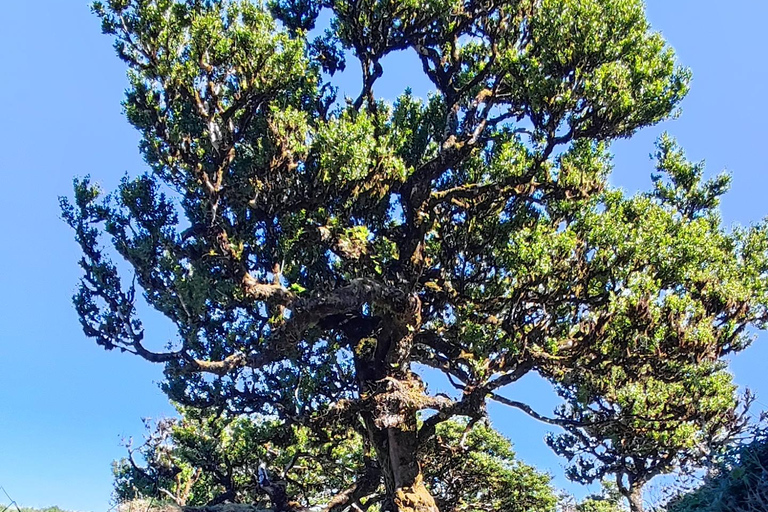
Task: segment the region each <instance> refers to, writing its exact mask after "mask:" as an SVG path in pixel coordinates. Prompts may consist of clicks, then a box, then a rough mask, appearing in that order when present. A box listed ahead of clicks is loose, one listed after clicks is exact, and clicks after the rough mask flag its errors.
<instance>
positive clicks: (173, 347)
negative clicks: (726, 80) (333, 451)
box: [62, 0, 768, 512]
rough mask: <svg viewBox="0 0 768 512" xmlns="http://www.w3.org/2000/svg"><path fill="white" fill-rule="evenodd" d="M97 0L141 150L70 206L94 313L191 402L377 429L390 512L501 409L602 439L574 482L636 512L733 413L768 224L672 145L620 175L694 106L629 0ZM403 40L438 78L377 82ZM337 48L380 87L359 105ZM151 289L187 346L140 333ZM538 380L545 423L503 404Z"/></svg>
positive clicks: (374, 457)
mask: <svg viewBox="0 0 768 512" xmlns="http://www.w3.org/2000/svg"><path fill="white" fill-rule="evenodd" d="M93 10H94V12H95V13H96V14H97V15H98V16H99V17H100V18H101V20H102V26H103V31H104V32H105V33H107V34H109V35H111V36H112V37H113V38H114V40H115V48H116V50H117V53H118V55H119V56H120V58H121V59H123V61H125V63H126V65H127V67H128V77H129V82H130V86H129V88H128V91H127V93H126V98H125V102H124V106H125V111H126V115H127V117H128V120H129V121H130V122H131V123H132V124H133V125H134V126H135V127H136V128H137V129H138V131H139V132H140V134H141V137H142V138H141V143H140V149H141V151H142V154H143V155H144V158H145V160H146V162H147V165H148V167H149V170H148V171H147V172H146V173H145V174H142V175H139V176H138V177H134V178H128V177H126V178H125V179H124V180H123V182H122V183H121V185H120V186H119V188H118V189H117V190H116V191H115V192H113V193H111V194H108V195H104V194H103V193H102V192H101V191H100V189H99V188H98V186H96V185H95V184H94V183H93V182H92V181H91V180H90V179H89V178H83V179H78V180H76V181H75V192H74V199H72V200H71V201H70V200H66V199H64V200H62V207H63V216H64V218H65V220H66V221H67V222H68V223H69V224H70V225H71V226H72V228H73V229H74V230H75V236H76V239H77V241H78V243H79V244H80V246H81V248H82V252H83V257H82V259H81V266H82V268H83V279H82V281H81V285H80V287H79V291H78V292H77V294H76V296H75V298H74V303H75V308H76V310H77V312H78V314H79V316H80V320H81V323H82V326H83V329H84V331H85V334H86V335H88V336H89V337H92V338H94V339H95V340H96V342H97V343H99V344H100V345H102V346H103V347H105V348H106V349H118V350H121V351H124V352H129V353H132V354H135V355H138V356H140V357H142V358H144V359H146V360H148V361H151V362H155V363H162V364H164V365H165V382H164V384H163V386H164V389H165V391H166V392H167V394H168V396H169V397H170V398H171V399H173V400H174V401H176V402H178V403H180V404H183V405H185V406H188V407H196V408H202V409H205V410H207V411H227V414H229V415H238V414H239V415H243V416H248V417H251V418H261V419H264V420H268V421H275V422H278V424H279V425H281V428H286V429H306V431H308V432H312V435H314V436H318V437H323V436H326V437H327V436H330V435H331V434H332V433H339V435H343V436H349V435H357V436H360V439H361V440H362V441H361V442H362V443H363V449H362V452H361V454H360V457H361V459H360V460H358V464H357V465H356V466H354V472H355V473H356V474H357V476H358V477H359V479H360V482H361V483H364V482H367V481H368V480H369V479H370V480H372V481H375V482H376V483H377V485H378V484H381V485H382V486H383V487H382V488H383V498H382V501H381V510H390V511H397V512H410V511H414V512H415V511H418V512H436V511H438V510H439V507H440V506H441V501H440V500H441V499H442V498H441V495H440V494H439V493H437V492H436V487H435V485H434V484H435V482H426V478H427V476H428V475H427V474H426V469H425V468H426V466H425V467H424V468H423V467H422V465H421V462H420V461H422V460H424V457H428V456H429V455H428V454H429V453H430V450H433V449H435V448H434V446H435V444H434V443H435V439H436V438H438V437H439V435H440V432H441V431H444V430H445V429H450V428H451V427H450V426H451V425H454V424H455V423H453V421H454V419H455V418H457V417H461V418H465V419H464V420H462V421H467V422H468V423H467V426H468V427H469V426H474V425H475V424H476V422H478V421H480V420H481V419H482V418H483V417H484V416H485V404H486V401H487V400H495V401H499V402H501V403H505V404H507V405H510V406H512V407H517V408H519V409H522V410H524V411H526V412H527V413H529V414H531V415H533V416H535V417H538V418H542V419H545V420H548V421H550V422H553V423H556V424H559V425H561V426H565V427H572V428H570V429H569V430H567V432H566V435H565V436H562V437H558V438H553V439H552V440H551V443H552V445H553V447H555V449H556V450H557V451H559V452H560V453H563V454H565V455H566V456H568V457H574V454H575V451H576V450H578V451H580V452H582V451H583V452H584V453H585V454H586V455H585V457H586V458H583V457H579V459H578V460H576V466H574V468H575V469H574V471H573V472H572V476H574V477H575V478H578V479H584V480H590V479H595V478H603V477H604V476H606V475H614V476H615V477H616V480H617V485H618V488H619V490H620V491H621V492H622V493H623V494H624V496H626V497H627V498H629V499H630V503H631V506H632V507H633V509H634V510H639V509H641V507H642V502H641V500H640V499H639V496H640V494H639V493H640V492H641V489H642V485H643V484H644V483H645V482H647V480H648V479H649V478H651V477H652V476H653V475H654V474H658V473H661V472H667V471H670V470H672V469H674V468H675V467H677V466H678V465H680V464H683V463H684V462H685V460H687V459H688V458H689V457H693V456H695V454H696V453H697V450H698V449H699V447H700V446H702V445H703V444H705V441H706V440H707V439H710V438H712V437H713V436H718V435H721V434H722V433H723V432H727V431H728V430H729V429H731V428H733V423H734V418H735V415H734V410H735V408H736V406H737V400H736V398H735V396H734V390H735V387H734V385H733V384H732V382H731V378H730V375H729V374H727V373H726V372H725V369H724V365H723V363H722V358H723V356H725V355H727V354H729V353H732V352H736V351H739V350H742V349H743V348H745V347H746V346H747V345H748V344H749V342H750V340H751V337H750V332H749V329H750V327H757V328H762V327H764V324H765V321H766V304H768V272H767V270H768V259H766V254H767V253H766V250H767V249H768V236H766V229H767V227H766V225H765V224H759V225H756V226H754V227H751V228H744V229H735V230H726V229H724V228H723V226H722V224H721V220H720V217H719V214H718V210H717V208H718V202H719V197H720V196H721V195H722V194H723V193H724V191H725V190H726V189H727V186H728V178H727V177H726V176H722V177H716V178H714V179H712V180H709V181H706V180H704V179H703V174H702V173H703V168H702V166H701V165H700V164H693V163H690V162H688V161H687V160H686V158H685V156H684V154H683V153H682V151H681V150H680V149H679V148H678V147H677V146H676V145H675V143H674V141H673V140H672V139H671V138H669V137H665V138H663V139H662V140H661V141H660V142H659V147H658V154H657V170H656V175H655V176H656V178H655V180H656V181H655V183H656V185H655V189H654V190H653V191H651V192H649V193H644V194H638V195H636V196H633V197H627V196H626V195H625V194H624V193H622V192H621V191H619V190H615V189H612V188H611V187H610V186H609V185H608V182H607V179H608V176H609V174H610V172H611V168H612V162H611V153H610V144H611V142H612V141H613V140H616V139H618V138H622V137H629V136H631V135H632V134H633V133H634V132H635V131H636V130H638V129H640V128H643V127H645V126H649V125H652V124H655V123H657V122H659V121H661V120H663V119H666V118H668V117H670V116H672V115H675V114H676V113H677V108H678V105H679V103H680V101H681V100H682V98H683V97H684V96H685V94H686V92H687V90H688V83H689V79H690V73H689V71H688V70H686V69H685V68H683V67H680V66H679V65H678V64H676V60H675V55H674V53H673V51H672V50H671V48H670V47H669V46H668V45H667V44H666V42H665V41H664V40H663V38H662V37H661V36H660V35H659V34H658V33H655V32H653V31H652V30H651V28H650V27H649V24H648V22H647V21H646V19H645V14H644V9H643V5H642V2H641V1H640V0H512V1H498V0H407V1H389V0H376V1H374V0H273V1H269V2H249V1H236V0H231V1H230V0H184V1H182V0H107V1H103V2H101V1H99V2H94V4H93ZM321 13H327V14H328V15H329V17H330V22H329V23H328V24H327V26H325V25H324V26H317V27H316V24H317V23H318V20H319V19H320V14H321ZM396 51H409V52H413V53H414V54H415V55H416V56H417V57H418V59H419V60H420V62H421V64H422V68H423V73H424V74H425V76H426V77H427V78H428V79H429V80H430V81H431V83H432V85H433V86H434V91H433V92H432V93H431V94H430V95H429V97H428V98H416V97H414V95H413V94H411V93H410V92H409V91H404V93H403V94H402V95H401V96H400V97H398V98H397V99H396V101H394V103H388V102H387V101H384V100H382V99H379V98H377V97H376V95H375V86H376V82H377V80H378V79H379V78H380V77H381V76H382V75H383V73H384V70H383V67H382V64H381V61H382V59H383V58H384V57H385V56H387V55H388V54H390V53H392V52H396ZM347 59H355V60H357V61H358V62H359V65H360V70H361V77H360V78H361V83H362V87H361V91H360V93H359V95H356V97H354V98H348V99H346V100H343V99H341V98H339V97H338V92H337V90H336V89H335V88H334V86H333V83H334V75H335V73H337V72H339V71H340V70H342V69H344V67H345V64H346V60H347ZM122 262H124V263H126V264H127V265H124V264H123V263H122ZM139 295H140V296H141V297H143V299H144V301H145V302H146V303H147V304H148V305H149V306H150V307H152V308H154V309H155V310H157V311H159V312H160V313H162V314H163V315H165V316H166V317H167V318H168V319H169V320H170V321H171V322H172V323H173V324H174V325H175V327H176V331H177V336H176V338H175V339H172V340H153V339H151V338H152V337H151V336H145V331H144V328H143V324H142V322H141V319H140V315H139V312H138V311H139V308H138V305H139V302H140V299H139ZM148 334H151V333H148ZM166 342H167V343H166ZM415 365H425V366H428V367H431V368H434V369H437V370H439V371H441V372H443V373H444V374H445V375H447V377H448V379H449V380H450V381H451V383H453V385H454V386H455V387H456V389H457V390H458V392H459V393H458V398H451V397H448V396H444V395H437V394H434V393H430V392H429V391H428V389H427V386H426V385H425V383H424V382H423V381H422V379H421V378H420V377H419V376H418V375H417V374H416V373H415V371H414V370H415V368H416V367H415ZM532 372H535V373H538V374H539V375H541V376H542V377H544V378H546V379H548V380H549V381H550V382H551V383H552V384H553V385H554V386H555V387H556V389H558V391H559V392H560V393H561V394H562V396H563V398H564V406H563V407H562V408H561V409H559V410H558V411H557V414H556V415H555V417H552V418H549V417H545V416H544V415H543V414H542V412H541V411H537V410H536V407H535V405H536V404H522V403H519V402H515V401H512V400H509V399H507V398H506V397H505V396H504V393H503V389H504V388H505V387H506V386H508V385H512V384H513V383H515V382H516V381H518V380H519V379H520V378H522V377H523V376H525V375H527V374H529V373H532ZM281 440H282V441H284V442H285V443H291V442H293V441H292V438H291V437H290V436H287V437H285V438H280V437H278V438H276V439H275V440H274V442H275V443H280V442H281ZM287 446H288V445H287V444H286V445H285V446H283V448H285V447H287ZM438 446H439V445H438ZM439 449H440V450H442V449H443V448H439ZM329 461H330V462H333V461H332V459H329ZM324 471H326V470H324ZM325 474H326V475H332V474H333V472H332V471H331V472H326V473H325ZM430 486H431V487H430ZM352 487H355V488H357V487H356V484H354V483H353V484H352ZM377 489H378V488H377ZM331 490H337V491H338V494H337V495H336V496H334V497H331V496H330V495H329V496H328V500H329V503H330V502H334V503H335V501H334V500H336V499H337V498H338V499H339V500H345V499H346V500H348V501H347V502H344V503H345V504H346V505H347V506H352V505H353V504H354V505H355V506H360V505H358V504H357V503H368V501H366V500H367V499H368V496H365V497H357V498H356V499H357V503H354V502H353V501H349V500H351V498H350V495H351V494H354V493H351V494H350V493H347V494H345V492H346V491H345V490H343V489H340V488H339V487H337V486H336V485H333V486H331V487H329V488H328V489H327V491H328V492H329V493H330V491H331ZM430 490H431V491H432V492H430ZM375 492H377V490H375V491H371V493H370V496H373V495H374V493H375ZM276 506H277V505H276ZM377 506H378V505H377Z"/></svg>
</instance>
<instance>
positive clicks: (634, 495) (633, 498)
mask: <svg viewBox="0 0 768 512" xmlns="http://www.w3.org/2000/svg"><path fill="white" fill-rule="evenodd" d="M627 500H629V510H630V511H631V512H643V506H644V505H643V486H642V485H639V486H636V487H632V488H630V490H629V494H628V495H627Z"/></svg>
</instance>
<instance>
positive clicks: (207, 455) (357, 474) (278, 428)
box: [114, 408, 557, 512]
mask: <svg viewBox="0 0 768 512" xmlns="http://www.w3.org/2000/svg"><path fill="white" fill-rule="evenodd" d="M179 412H180V416H181V418H180V419H178V420H175V419H169V420H161V421H158V422H156V423H155V425H154V427H153V428H151V429H148V430H149V434H148V435H147V436H146V440H145V442H144V443H143V444H142V445H141V446H140V447H138V448H137V449H134V448H133V447H130V446H129V456H128V457H127V458H124V459H121V460H120V461H117V462H115V464H114V473H115V477H116V479H115V497H116V499H117V501H118V503H124V502H130V501H133V500H137V499H155V500H158V502H159V503H160V502H164V501H166V502H167V501H171V502H173V503H175V504H176V505H181V506H184V505H192V506H195V505H198V506H202V505H215V504H218V503H221V502H224V501H225V500H226V501H231V502H234V503H256V504H259V505H262V503H260V502H261V500H263V498H265V497H266V496H267V492H268V490H265V489H263V487H262V483H261V482H259V468H263V469H262V470H266V471H268V473H270V474H271V475H273V479H274V480H275V481H276V482H277V484H278V485H280V486H284V487H285V491H286V492H285V495H286V496H293V497H295V498H296V500H297V501H298V502H299V503H300V504H301V505H303V506H305V507H312V506H323V505H325V509H326V510H329V511H340V510H344V507H345V506H346V502H344V501H342V500H338V499H337V500H336V502H333V498H334V493H332V492H331V493H329V489H344V490H345V491H346V492H347V493H348V494H354V495H355V498H354V500H353V502H357V505H358V507H359V508H363V507H365V508H372V507H375V505H376V504H378V503H381V502H382V501H383V499H384V497H385V496H384V493H383V492H382V491H383V488H382V486H381V483H380V481H379V479H377V478H369V479H368V480H366V479H365V475H366V474H367V475H369V477H370V476H371V475H373V474H375V473H373V472H372V467H371V465H370V462H371V461H370V460H366V457H365V450H364V444H363V443H362V439H361V438H360V436H359V435H357V434H354V433H351V435H349V436H348V437H345V438H339V437H333V438H327V439H318V438H317V437H315V436H313V435H312V433H311V432H310V431H308V430H307V429H303V428H297V427H293V428H289V429H286V428H285V426H284V425H281V424H280V423H279V422H274V421H273V422H268V421H253V420H251V419H248V418H243V417H235V418H227V417H226V416H219V415H205V414H204V413H202V412H201V411H198V410H193V409H192V410H191V409H184V408H181V409H180V410H179ZM148 427H149V424H148ZM286 436H289V437H290V438H291V441H290V443H284V442H283V443H281V442H279V441H278V442H276V441H277V440H279V439H281V438H284V437H286ZM136 454H138V456H139V457H136ZM142 459H143V461H144V464H142ZM264 461H269V462H270V465H269V467H268V468H266V467H265V462H264ZM419 464H420V466H421V468H422V471H423V473H424V480H425V483H426V485H427V487H428V488H429V490H430V492H431V494H432V495H433V496H434V497H435V500H436V502H437V503H438V505H439V507H440V510H443V511H445V512H451V511H452V512H483V511H489V512H490V511H499V510H503V511H506V512H517V511H519V512H553V511H554V510H555V504H556V500H557V498H556V496H555V494H554V492H553V489H552V488H551V486H550V484H549V480H550V477H549V476H548V475H545V474H542V473H539V472H537V471H536V470H534V469H533V468H532V467H530V466H528V465H526V464H523V463H521V462H520V461H518V460H516V458H515V454H514V451H513V450H512V447H511V445H510V443H509V441H508V440H507V439H505V438H504V437H503V436H501V435H500V434H498V433H497V432H496V431H494V430H493V429H492V428H490V427H489V426H488V425H486V424H485V423H475V424H473V425H470V424H469V423H468V422H466V421H460V420H450V421H446V422H443V423H441V424H440V425H439V426H438V427H437V432H436V435H435V437H433V438H432V439H431V440H430V442H429V443H428V444H427V446H425V447H424V450H423V451H422V452H421V453H420V454H419ZM364 480H365V481H366V482H367V483H366V485H365V486H361V485H360V482H361V481H364ZM363 489H365V490H364V491H363ZM273 499H274V498H273ZM353 510H356V509H353Z"/></svg>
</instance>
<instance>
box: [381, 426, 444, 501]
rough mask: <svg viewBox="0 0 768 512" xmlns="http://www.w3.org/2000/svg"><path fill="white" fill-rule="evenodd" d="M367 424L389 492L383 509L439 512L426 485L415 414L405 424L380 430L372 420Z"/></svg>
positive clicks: (387, 491)
mask: <svg viewBox="0 0 768 512" xmlns="http://www.w3.org/2000/svg"><path fill="white" fill-rule="evenodd" d="M371 419H372V418H371ZM366 423H367V427H368V433H369V438H370V439H371V443H372V444H373V446H374V447H375V449H376V454H377V458H378V462H379V466H380V468H381V473H382V475H383V477H384V486H385V488H386V493H387V497H386V500H385V501H384V507H383V508H382V510H383V511H384V512H387V511H389V512H439V509H438V508H437V504H435V499H434V498H433V497H432V495H431V494H430V493H429V490H428V489H427V487H426V485H425V484H424V477H423V475H422V473H421V467H420V466H419V462H418V438H417V430H416V417H415V415H413V416H412V417H411V418H407V419H406V421H405V422H403V424H400V425H397V426H394V427H390V428H383V429H382V428H379V427H377V426H376V424H375V423H374V422H373V421H366Z"/></svg>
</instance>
